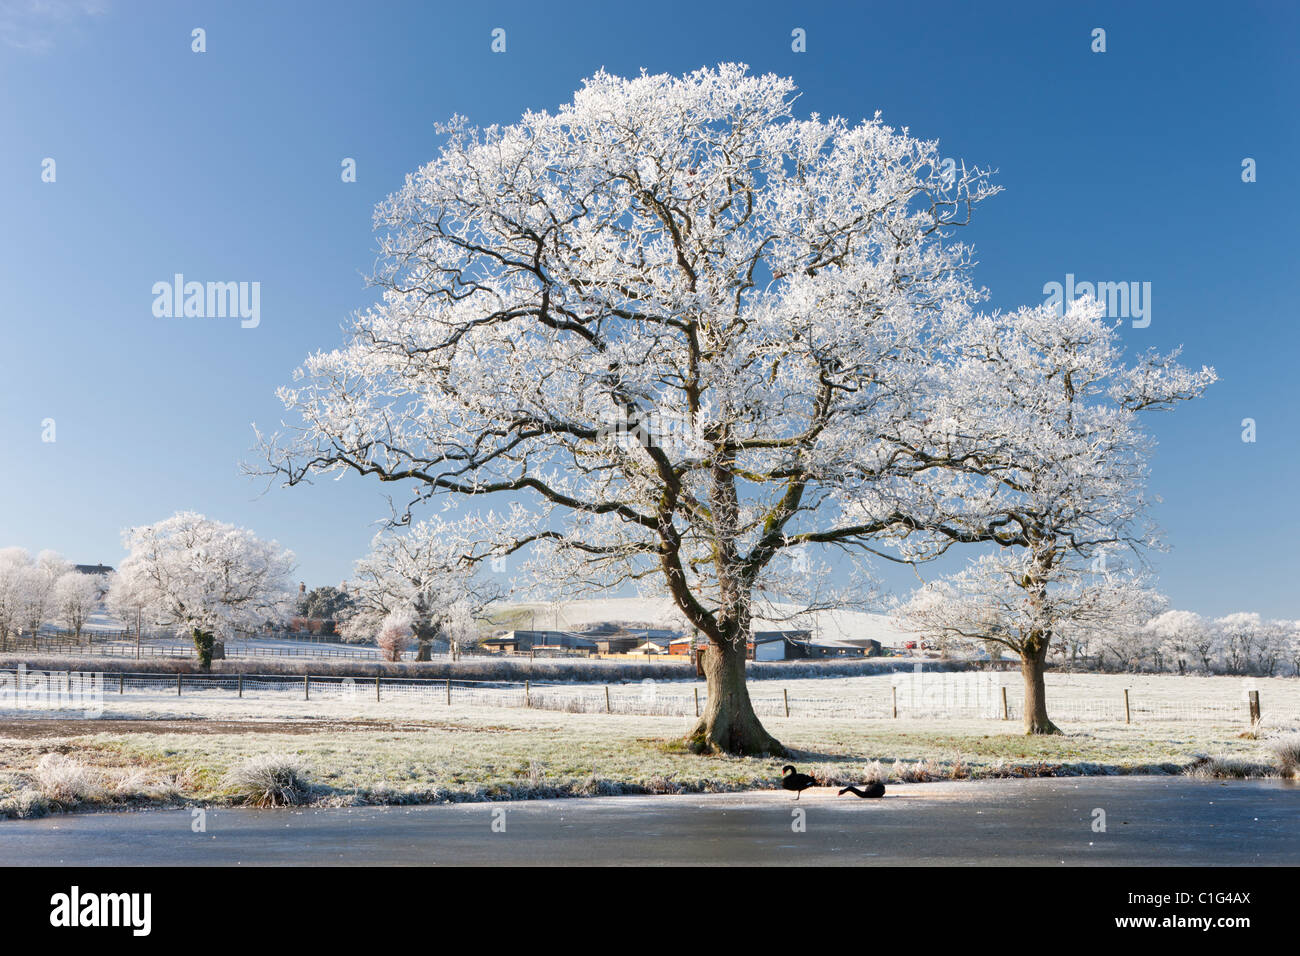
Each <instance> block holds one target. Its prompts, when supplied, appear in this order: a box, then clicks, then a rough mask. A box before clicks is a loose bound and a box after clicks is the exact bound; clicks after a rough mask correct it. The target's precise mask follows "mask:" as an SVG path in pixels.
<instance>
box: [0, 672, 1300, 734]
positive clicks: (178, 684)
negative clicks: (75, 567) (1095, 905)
mask: <svg viewBox="0 0 1300 956" xmlns="http://www.w3.org/2000/svg"><path fill="white" fill-rule="evenodd" d="M769 683H770V682H766V681H765V682H762V683H761V684H759V685H757V686H756V687H753V688H752V690H753V691H755V693H752V694H751V700H752V702H753V705H754V709H755V711H756V712H757V713H758V714H759V716H762V717H801V718H830V719H838V720H843V719H848V720H881V719H895V718H897V719H949V720H951V719H987V720H1005V721H1018V720H1020V719H1021V718H1022V717H1023V713H1024V701H1023V699H1022V698H1021V697H1019V696H1018V695H1015V694H1013V693H1012V692H1011V691H1010V688H1009V687H1007V686H1006V685H1002V686H1000V687H998V686H997V685H994V684H992V683H991V682H989V681H970V682H966V684H965V686H964V688H963V690H964V698H959V697H957V696H955V695H953V694H952V693H951V690H952V688H953V684H952V683H951V682H943V683H942V684H940V685H939V689H938V692H936V691H935V688H934V686H933V685H931V686H929V687H925V688H922V691H923V692H919V693H918V688H917V686H916V685H912V686H910V687H909V686H908V685H907V682H906V681H900V682H898V683H896V684H894V685H892V686H890V687H888V688H886V689H885V690H884V692H883V693H880V692H876V693H862V694H859V695H855V696H829V695H828V696H813V695H807V694H797V693H796V694H791V693H790V692H789V690H788V689H784V688H780V689H779V693H776V692H775V691H776V690H778V688H774V687H769V686H768V685H769ZM984 687H994V688H995V691H994V692H993V693H991V694H990V693H985V692H983V690H982V688H984ZM972 688H973V690H972ZM159 695H168V696H173V695H174V696H177V697H201V698H205V699H212V698H223V699H252V700H259V699H260V700H277V701H285V702H291V701H295V700H296V701H342V702H355V703H361V702H364V701H372V702H378V703H382V702H385V701H387V702H402V703H407V704H412V703H413V704H420V705H427V706H428V707H430V708H454V707H505V708H535V709H539V710H548V711H562V712H567V713H580V714H601V713H604V714H627V715H641V716H666V717H690V716H699V715H700V714H702V713H704V711H705V709H706V708H707V706H708V694H707V691H706V689H705V687H704V685H703V684H694V685H690V684H684V683H682V682H676V681H652V680H646V681H642V682H640V683H634V684H607V685H589V684H585V685H572V684H560V683H551V682H533V681H484V680H466V679H454V678H452V679H429V678H408V677H382V676H376V677H368V678H367V677H362V678H356V677H337V676H316V675H301V676H300V675H276V674H242V675H241V674H202V675H196V674H175V675H172V674H129V673H111V674H102V673H96V674H91V673H85V672H82V673H78V672H66V671H60V672H49V671H29V670H27V669H26V668H25V667H19V668H18V669H14V670H0V710H7V709H11V708H14V707H18V708H23V707H31V706H32V704H31V702H32V700H33V699H39V700H38V703H37V705H36V706H37V708H38V709H39V707H40V703H39V701H44V702H45V704H47V705H49V704H51V702H52V703H54V704H57V703H58V702H59V701H62V700H65V699H66V700H73V701H74V703H73V704H71V705H70V707H71V708H72V709H80V708H81V704H80V703H75V701H84V700H87V699H93V700H97V701H98V702H100V703H101V704H106V703H107V702H108V701H109V700H110V699H111V698H112V697H114V696H117V697H122V698H125V697H128V696H136V697H140V696H151V697H154V698H157V697H158V696H159ZM1048 703H1049V713H1050V715H1051V717H1052V718H1053V719H1054V720H1057V721H1062V722H1081V723H1155V722H1166V721H1168V722H1182V721H1187V722H1196V721H1200V722H1214V723H1229V724H1234V723H1240V724H1244V725H1247V726H1249V725H1250V724H1251V723H1252V722H1253V717H1252V711H1251V706H1252V705H1251V704H1250V703H1249V702H1247V701H1242V702H1240V703H1235V702H1232V701H1222V700H1221V701H1186V702H1183V701H1169V700H1143V699H1140V698H1135V697H1134V696H1133V695H1131V694H1128V693H1125V694H1124V695H1123V696H1122V697H1118V696H1117V697H1116V699H1113V700H1108V699H1101V698H1096V697H1091V698H1087V699H1081V698H1079V697H1074V696H1067V695H1056V696H1051V695H1049V702H1048ZM1254 706H1256V707H1262V708H1263V717H1265V718H1266V719H1267V720H1268V721H1269V722H1270V723H1276V722H1300V706H1298V705H1297V704H1296V703H1295V702H1294V701H1288V700H1283V701H1280V702H1277V704H1276V706H1272V707H1271V709H1270V705H1269V703H1268V702H1267V701H1265V702H1260V701H1258V698H1256V702H1255V705H1254ZM47 709H50V708H47ZM54 709H57V708H54Z"/></svg>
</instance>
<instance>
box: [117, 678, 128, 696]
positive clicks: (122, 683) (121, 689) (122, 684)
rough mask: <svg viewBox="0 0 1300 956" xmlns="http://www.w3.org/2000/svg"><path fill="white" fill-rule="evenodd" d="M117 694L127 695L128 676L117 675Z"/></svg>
mask: <svg viewBox="0 0 1300 956" xmlns="http://www.w3.org/2000/svg"><path fill="white" fill-rule="evenodd" d="M117 692H118V694H119V695H121V694H125V693H126V674H125V673H122V674H118V675H117Z"/></svg>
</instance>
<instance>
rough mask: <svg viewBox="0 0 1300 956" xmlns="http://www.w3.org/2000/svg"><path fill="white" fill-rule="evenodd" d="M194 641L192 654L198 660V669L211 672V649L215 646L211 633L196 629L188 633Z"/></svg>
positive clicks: (214, 639)
mask: <svg viewBox="0 0 1300 956" xmlns="http://www.w3.org/2000/svg"><path fill="white" fill-rule="evenodd" d="M190 636H191V637H192V638H193V639H194V653H195V654H196V655H197V656H198V659H199V668H200V669H201V670H205V671H210V670H212V648H213V645H214V644H216V638H215V637H214V636H213V635H212V632H211V631H201V630H199V629H198V628H197V627H196V628H194V629H193V630H192V631H191V632H190Z"/></svg>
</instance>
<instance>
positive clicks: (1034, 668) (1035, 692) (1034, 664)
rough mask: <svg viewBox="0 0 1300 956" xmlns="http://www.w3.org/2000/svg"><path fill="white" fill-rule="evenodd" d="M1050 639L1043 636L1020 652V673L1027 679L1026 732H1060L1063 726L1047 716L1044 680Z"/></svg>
mask: <svg viewBox="0 0 1300 956" xmlns="http://www.w3.org/2000/svg"><path fill="white" fill-rule="evenodd" d="M1048 643H1049V642H1048V641H1046V640H1044V639H1042V638H1041V637H1040V638H1039V639H1038V640H1037V641H1035V642H1033V644H1031V645H1026V646H1025V648H1024V649H1023V650H1022V651H1021V652H1020V673H1021V674H1022V675H1023V676H1024V679H1025V733H1027V734H1059V733H1060V732H1061V728H1059V727H1057V726H1056V724H1054V723H1052V721H1051V719H1050V718H1049V717H1048V716H1047V685H1046V682H1045V680H1044V672H1045V671H1046V667H1045V664H1044V662H1045V661H1046V660H1047V647H1048Z"/></svg>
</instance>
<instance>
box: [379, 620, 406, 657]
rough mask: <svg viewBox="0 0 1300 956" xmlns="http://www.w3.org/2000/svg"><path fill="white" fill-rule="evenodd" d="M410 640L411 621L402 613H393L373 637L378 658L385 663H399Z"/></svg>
mask: <svg viewBox="0 0 1300 956" xmlns="http://www.w3.org/2000/svg"><path fill="white" fill-rule="evenodd" d="M410 638H411V619H410V616H409V615H408V614H407V613H406V612H403V611H393V612H392V613H391V614H389V615H388V616H387V617H386V618H384V620H383V623H382V624H380V626H379V633H378V634H376V635H375V644H376V645H378V647H379V654H380V656H381V657H382V658H383V659H384V660H386V661H400V660H401V659H402V653H403V652H404V651H405V650H406V645H407V643H408V642H409V640H410Z"/></svg>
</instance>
